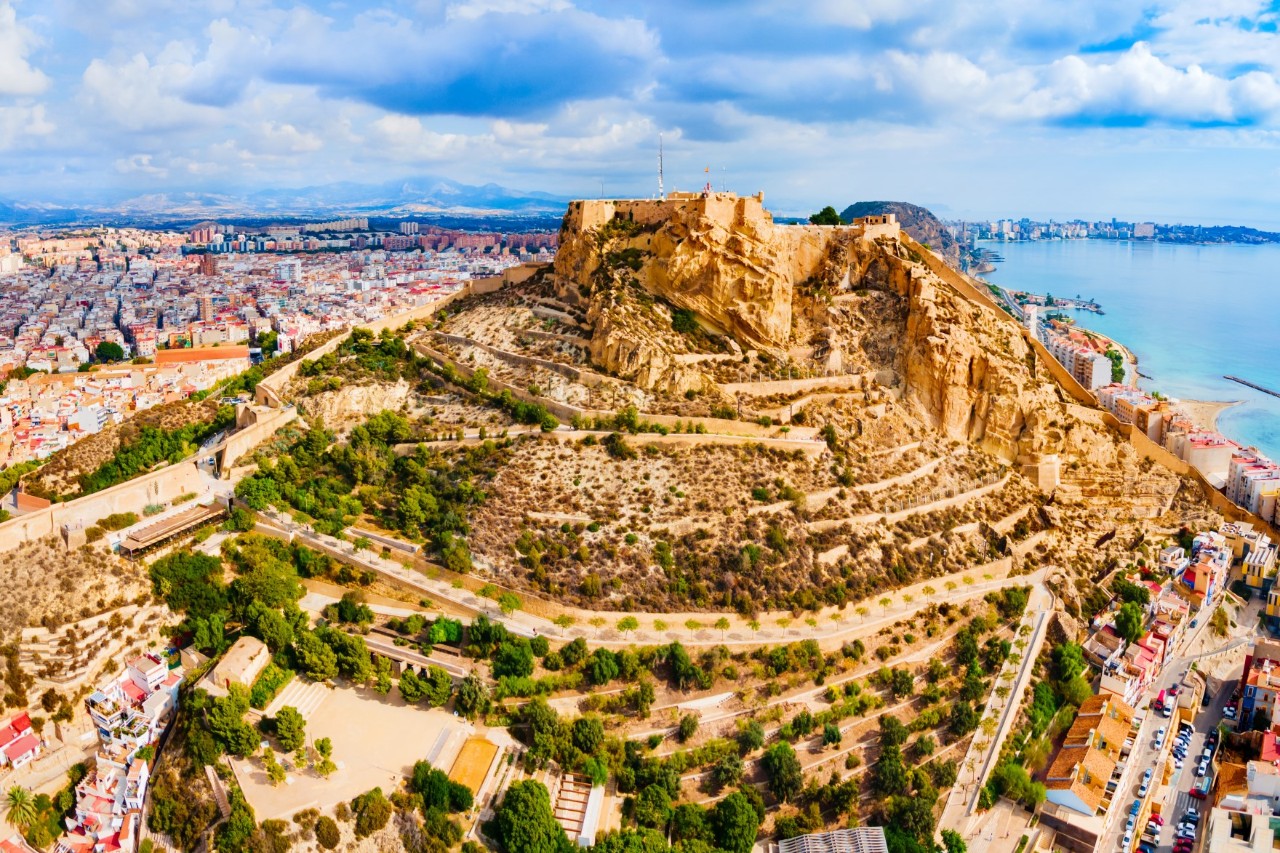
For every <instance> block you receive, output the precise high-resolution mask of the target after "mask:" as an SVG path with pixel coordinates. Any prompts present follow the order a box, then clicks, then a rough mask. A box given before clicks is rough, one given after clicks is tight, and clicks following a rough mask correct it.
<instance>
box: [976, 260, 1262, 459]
mask: <svg viewBox="0 0 1280 853" xmlns="http://www.w3.org/2000/svg"><path fill="white" fill-rule="evenodd" d="M980 245H982V247H983V248H987V249H991V250H993V251H995V252H997V253H999V254H1000V255H1002V256H1003V257H1004V261H1003V262H1001V263H999V264H997V265H996V269H995V271H994V272H991V273H988V274H986V275H985V276H983V277H984V278H986V279H988V280H989V281H991V282H992V283H993V284H998V285H1000V286H1002V287H1008V288H1012V289H1015V290H1025V291H1029V292H1032V293H1051V294H1053V295H1054V296H1069V297H1077V296H1078V297H1082V298H1084V299H1095V300H1097V302H1098V303H1099V305H1100V306H1101V307H1102V310H1103V311H1104V312H1105V313H1103V314H1101V315H1098V314H1094V313H1091V312H1087V311H1075V312H1071V313H1072V314H1074V316H1075V318H1076V324H1077V325H1079V326H1082V327H1084V328H1087V329H1093V330H1095V331H1097V332H1100V333H1102V334H1104V335H1106V336H1107V337H1109V338H1113V339H1114V340H1117V341H1119V342H1120V343H1122V344H1124V345H1125V346H1126V347H1128V348H1129V350H1130V351H1131V352H1133V353H1134V355H1136V356H1137V358H1138V372H1139V373H1140V374H1143V375H1144V376H1147V377H1150V378H1149V379H1145V378H1144V379H1140V380H1139V384H1140V386H1141V387H1142V388H1143V389H1144V390H1147V391H1159V392H1161V393H1163V394H1164V395H1165V396H1167V397H1171V398H1181V399H1189V400H1221V401H1225V400H1239V401H1242V403H1243V404H1242V405H1239V406H1235V407H1233V408H1230V409H1227V410H1226V411H1225V412H1223V413H1222V415H1221V416H1220V417H1219V418H1218V429H1219V431H1220V432H1222V433H1223V434H1224V435H1226V436H1228V437H1229V438H1232V439H1234V440H1235V441H1238V442H1240V443H1241V444H1243V445H1245V446H1252V447H1256V448H1257V449H1258V450H1260V451H1261V452H1263V453H1264V454H1266V455H1268V456H1270V457H1271V458H1272V459H1276V460H1280V398H1277V397H1273V396H1271V395H1269V394H1264V393H1262V392H1260V391H1256V390H1254V389H1252V388H1247V387H1245V386H1243V385H1240V384H1238V383H1235V382H1232V381H1230V380H1228V379H1224V378H1223V377H1224V375H1226V374H1231V375H1234V376H1239V377H1241V378H1243V379H1248V380H1249V381H1250V382H1254V383H1257V384H1258V385H1262V386H1265V387H1267V388H1271V389H1274V390H1276V391H1278V392H1280V299H1278V298H1277V297H1280V245H1277V244H1270V245H1258V246H1245V245H1204V246H1199V245H1184V244H1172V243H1153V242H1129V241H1114V240H1040V241H1034V242H1021V243H1003V242H990V243H982V244H980Z"/></svg>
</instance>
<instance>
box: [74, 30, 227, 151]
mask: <svg viewBox="0 0 1280 853" xmlns="http://www.w3.org/2000/svg"><path fill="white" fill-rule="evenodd" d="M190 78H191V64H190V58H189V56H184V55H183V50H182V48H181V46H180V45H178V44H177V43H170V45H169V46H167V47H166V48H165V50H164V51H162V53H161V56H160V57H159V58H158V59H157V60H156V62H155V63H152V62H151V60H149V59H148V58H147V56H146V54H143V53H137V54H134V55H133V56H132V57H130V58H129V59H127V60H124V61H122V62H116V63H112V62H108V61H106V60H103V59H94V60H93V61H92V62H90V63H89V67H88V68H86V69H85V71H84V76H83V86H82V89H81V92H82V96H83V98H84V100H85V102H86V103H87V104H88V105H89V106H90V108H92V109H94V110H95V111H96V112H97V113H98V116H99V118H100V120H101V121H103V122H105V123H107V124H109V125H113V126H116V127H118V128H121V129H123V130H125V131H129V132H135V133H137V132H156V131H172V130H179V129H184V128H189V127H192V126H198V125H211V124H216V123H217V122H218V121H219V113H218V111H217V110H215V109H213V108H210V107H202V106H198V105H195V104H192V103H190V102H189V101H187V100H185V99H184V98H182V96H181V94H180V92H181V89H182V87H183V85H184V84H185V83H186V82H187V81H189V80H190Z"/></svg>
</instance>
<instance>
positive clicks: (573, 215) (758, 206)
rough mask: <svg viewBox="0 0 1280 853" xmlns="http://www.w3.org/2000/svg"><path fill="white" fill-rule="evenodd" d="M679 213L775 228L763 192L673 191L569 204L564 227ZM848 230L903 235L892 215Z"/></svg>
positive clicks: (646, 222) (650, 220) (652, 221)
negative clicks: (751, 193)
mask: <svg viewBox="0 0 1280 853" xmlns="http://www.w3.org/2000/svg"><path fill="white" fill-rule="evenodd" d="M677 211H679V212H681V213H682V214H684V215H690V214H692V215H696V216H705V217H706V218H708V219H710V220H711V221H713V222H717V223H719V224H721V225H723V226H725V227H727V228H731V229H732V228H742V227H744V226H745V227H752V228H755V227H760V226H770V225H773V214H771V213H770V212H769V211H768V210H766V209H765V206H764V193H762V192H760V193H756V194H755V195H749V196H739V195H738V194H737V193H732V192H710V193H685V192H673V193H670V194H668V195H667V196H666V198H624V199H581V200H578V201H571V202H569V209H568V211H567V212H566V213H565V218H564V228H566V229H569V230H572V231H582V232H586V231H590V230H592V229H595V228H599V227H600V226H602V225H604V224H605V223H606V222H609V221H610V220H612V219H615V218H622V219H627V220H629V221H631V222H634V223H636V224H637V225H640V226H655V225H660V224H662V223H664V222H666V221H668V220H669V219H671V218H672V214H674V213H676V212H677ZM789 227H793V228H801V229H806V230H809V229H812V230H814V231H815V232H816V231H817V230H818V229H830V228H831V226H827V225H795V226H789ZM844 227H846V228H859V229H861V230H862V236H863V237H864V238H866V239H869V240H871V239H875V238H877V237H890V238H896V237H897V236H898V235H899V234H900V233H901V226H900V225H899V224H898V220H897V217H896V216H895V215H894V214H892V213H888V214H884V215H881V216H865V217H862V218H861V219H858V220H856V221H854V222H853V223H852V224H851V225H848V226H844Z"/></svg>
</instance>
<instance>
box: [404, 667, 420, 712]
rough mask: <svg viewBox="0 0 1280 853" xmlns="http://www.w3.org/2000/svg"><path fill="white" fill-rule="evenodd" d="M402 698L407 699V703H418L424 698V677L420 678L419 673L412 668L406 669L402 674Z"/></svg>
mask: <svg viewBox="0 0 1280 853" xmlns="http://www.w3.org/2000/svg"><path fill="white" fill-rule="evenodd" d="M398 686H399V688H400V698H401V699H403V700H404V701H405V704H406V705H416V704H418V702H420V701H421V700H422V694H423V692H424V690H423V684H422V679H420V678H418V674H417V673H416V672H415V671H414V670H412V669H406V670H405V671H404V672H403V673H401V675H400V683H399V685H398Z"/></svg>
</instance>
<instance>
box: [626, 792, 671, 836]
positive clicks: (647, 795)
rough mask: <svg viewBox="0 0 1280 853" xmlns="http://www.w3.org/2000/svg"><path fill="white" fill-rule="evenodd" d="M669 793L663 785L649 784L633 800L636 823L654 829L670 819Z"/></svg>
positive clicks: (661, 826) (663, 825) (665, 823)
mask: <svg viewBox="0 0 1280 853" xmlns="http://www.w3.org/2000/svg"><path fill="white" fill-rule="evenodd" d="M672 811H673V809H672V808H671V794H669V793H668V792H667V789H666V786H664V785H656V784H655V785H649V786H648V787H646V788H645V789H644V790H643V791H641V792H640V794H639V796H637V797H636V802H635V819H636V823H638V824H640V825H641V826H649V827H652V828H654V829H662V828H664V827H665V826H666V825H667V822H668V821H669V820H671V814H672Z"/></svg>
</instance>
